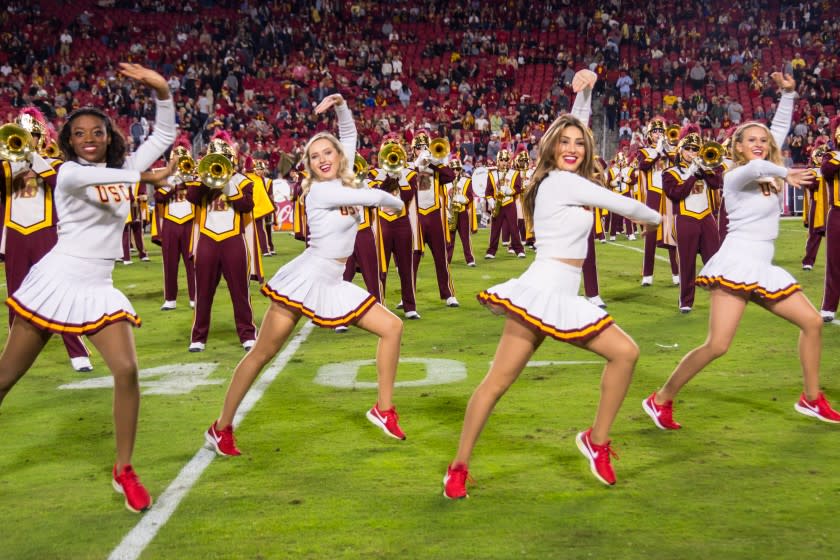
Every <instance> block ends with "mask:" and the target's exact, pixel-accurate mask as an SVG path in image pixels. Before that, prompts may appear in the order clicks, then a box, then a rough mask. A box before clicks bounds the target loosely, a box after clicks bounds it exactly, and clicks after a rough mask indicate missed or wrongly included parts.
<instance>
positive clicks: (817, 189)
mask: <svg viewBox="0 0 840 560" xmlns="http://www.w3.org/2000/svg"><path fill="white" fill-rule="evenodd" d="M827 149H828V147H827V146H826V145H825V144H821V145H819V146H816V147H815V148H814V151H813V152H812V154H811V164H812V165H813V167H812V168H811V169H812V170H813V172H814V182H813V183H812V184H811V186H809V187H808V188H807V189H805V190H804V193H803V194H804V195H805V197H804V200H805V204H804V208H803V211H802V219H803V220H804V222H805V227H807V228H808V239H807V241H806V242H805V256H804V257H802V270H812V269H813V268H814V262H816V260H817V252H818V251H819V250H820V242H821V241H822V238H823V237H825V219H826V216H827V214H828V204H827V202H828V199H827V197H828V193H827V192H826V188H825V187H826V185H825V178H824V177H823V174H822V169H821V167H822V160H823V156H824V155H825V152H826V151H827Z"/></svg>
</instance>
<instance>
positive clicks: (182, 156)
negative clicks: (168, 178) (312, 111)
mask: <svg viewBox="0 0 840 560" xmlns="http://www.w3.org/2000/svg"><path fill="white" fill-rule="evenodd" d="M169 157H170V159H171V158H175V159H176V160H177V161H178V163H177V171H176V172H175V174H176V175H177V176H178V177H181V178H182V179H184V178H187V177H191V176H192V175H193V174H195V159H193V157H192V154H191V153H190V152H189V150H187V148H185V147H184V146H176V147H175V148H173V149H172V154H171V155H170V156H169Z"/></svg>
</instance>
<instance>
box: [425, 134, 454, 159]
mask: <svg viewBox="0 0 840 560" xmlns="http://www.w3.org/2000/svg"><path fill="white" fill-rule="evenodd" d="M450 149H451V148H450V146H449V140H447V139H446V138H444V137H443V136H440V137H438V138H435V139H434V140H432V141H431V142H429V153H430V154H431V155H432V159H434V160H436V161H438V162H443V161H445V160H446V157H447V156H449V151H450Z"/></svg>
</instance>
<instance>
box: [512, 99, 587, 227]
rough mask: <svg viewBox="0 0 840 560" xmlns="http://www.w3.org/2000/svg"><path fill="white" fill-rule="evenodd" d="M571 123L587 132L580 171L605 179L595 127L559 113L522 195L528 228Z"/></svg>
mask: <svg viewBox="0 0 840 560" xmlns="http://www.w3.org/2000/svg"><path fill="white" fill-rule="evenodd" d="M570 126H574V127H576V128H578V129H579V130H580V131H581V133H582V134H583V144H584V154H583V161H582V162H581V164H580V166H579V167H578V169H577V174H578V175H580V176H581V177H583V178H584V179H587V180H590V181H597V182H601V174H600V173H599V171H600V169H599V166H598V165H597V162H596V161H595V138H593V137H592V131H591V130H589V127H588V126H586V125H585V124H583V122H582V121H581V120H580V119H579V118H577V117H575V116H573V115H571V114H566V115H561V116H560V117H557V118H556V119H555V120H554V122H553V123H551V126H549V127H548V130H546V131H545V134H543V136H542V138H540V144H539V151H538V155H537V164H536V167H535V168H534V174H533V175H532V176H531V180H530V181H529V182H528V184H527V185H526V186H525V194H524V195H523V198H522V200H523V202H522V210H523V213H524V214H525V224H526V226H527V227H528V229H531V228H532V227H533V225H534V206H535V203H536V200H537V192H538V191H539V188H540V183H542V181H543V179H545V178H546V176H548V173H549V172H550V171H552V170H554V169H557V160H556V159H555V153H556V151H557V144H558V143H559V142H560V136H561V135H562V133H563V131H564V130H566V128H568V127H570Z"/></svg>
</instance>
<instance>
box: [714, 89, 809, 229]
mask: <svg viewBox="0 0 840 560" xmlns="http://www.w3.org/2000/svg"><path fill="white" fill-rule="evenodd" d="M794 99H796V94H795V93H793V92H785V93H782V98H781V99H780V100H779V106H778V107H777V108H776V115H775V116H774V117H773V123H772V125H771V126H770V133H771V134H772V135H773V139H774V140H775V141H776V145H777V146H779V148H780V149H781V147H782V145H783V144H784V142H785V138H786V137H787V133H788V130H790V124H791V121H792V120H793V101H794ZM786 176H787V169H786V168H784V167H782V166H780V165H776V164H774V163H771V162H769V161H766V160H752V161H750V162H749V163H746V164H744V165H739V166H737V167H734V168H732V169H730V170H729V171H727V172H726V174H725V175H724V176H723V197H724V200H725V201H726V215H727V217H728V218H729V225H728V229H727V231H728V234H727V235H734V236H735V237H740V238H743V239H750V240H753V241H772V240H774V239H776V238H777V237H778V236H779V216H780V215H781V209H782V198H781V197H782V193H777V194H770V195H769V196H768V195H765V194H764V193H763V192H762V191H761V185H760V184H759V183H758V179H760V178H767V177H779V178H784V177H786Z"/></svg>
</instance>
